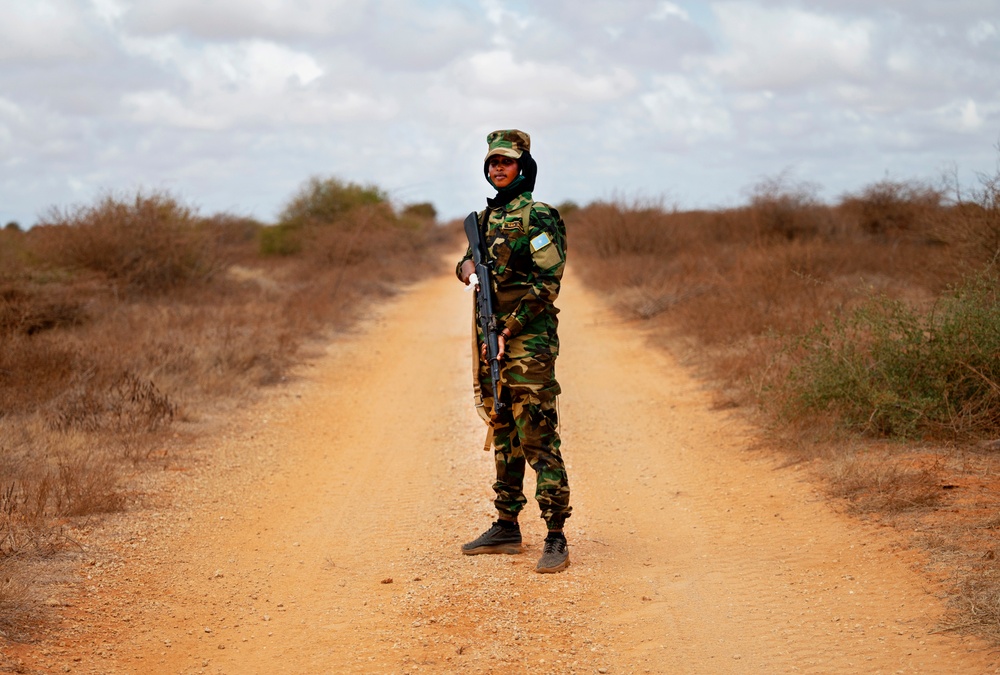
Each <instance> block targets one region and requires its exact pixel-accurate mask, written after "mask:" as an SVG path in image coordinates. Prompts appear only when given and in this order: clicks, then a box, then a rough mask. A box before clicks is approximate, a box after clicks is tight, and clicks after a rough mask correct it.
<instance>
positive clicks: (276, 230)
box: [258, 225, 302, 255]
mask: <svg viewBox="0 0 1000 675" xmlns="http://www.w3.org/2000/svg"><path fill="white" fill-rule="evenodd" d="M258 236H259V241H260V253H261V255H294V254H296V253H298V252H300V251H301V250H302V238H301V236H300V235H299V231H298V228H295V227H290V226H288V225H274V226H271V227H264V228H261V230H260V234H259V235H258Z"/></svg>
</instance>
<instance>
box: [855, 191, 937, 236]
mask: <svg viewBox="0 0 1000 675" xmlns="http://www.w3.org/2000/svg"><path fill="white" fill-rule="evenodd" d="M943 201H944V192H943V191H942V190H941V189H940V188H938V187H935V186H932V185H929V184H927V183H924V182H922V181H916V180H910V181H894V180H889V179H885V180H882V181H879V182H877V183H872V184H871V185H869V186H867V187H865V188H864V189H862V190H861V191H860V192H859V193H857V194H848V195H845V196H844V197H843V198H842V199H841V209H842V210H843V211H844V212H845V213H846V214H848V215H849V216H851V217H853V218H856V219H857V223H858V226H859V227H860V228H861V230H862V231H864V232H866V233H868V234H871V235H877V236H898V235H900V234H903V233H920V232H926V231H927V230H928V229H930V228H931V227H932V226H933V225H934V224H935V223H936V222H937V218H936V216H937V215H938V214H939V212H940V210H941V205H942V203H943Z"/></svg>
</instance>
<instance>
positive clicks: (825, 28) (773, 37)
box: [705, 2, 874, 90]
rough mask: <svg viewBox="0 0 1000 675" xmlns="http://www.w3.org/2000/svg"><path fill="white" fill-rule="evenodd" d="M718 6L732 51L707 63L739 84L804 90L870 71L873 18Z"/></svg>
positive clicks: (739, 5) (744, 5) (742, 5)
mask: <svg viewBox="0 0 1000 675" xmlns="http://www.w3.org/2000/svg"><path fill="white" fill-rule="evenodd" d="M713 9H714V11H715V14H716V18H717V20H718V23H719V28H720V30H721V32H722V37H723V39H724V40H725V42H726V51H725V52H724V53H723V54H720V55H717V56H712V57H709V58H708V59H706V61H705V63H706V66H707V68H708V70H709V72H711V73H712V74H714V75H715V76H717V77H719V78H721V79H722V80H723V81H725V82H727V83H728V84H730V85H731V86H733V87H736V88H740V89H773V90H790V89H801V88H807V87H812V86H815V85H816V84H817V83H820V84H822V83H823V82H825V81H828V80H839V79H845V78H846V79H855V78H865V77H867V76H868V74H869V73H870V69H871V67H872V60H871V56H872V55H871V47H872V32H873V29H874V26H873V25H872V23H871V22H870V21H868V20H860V19H846V18H840V17H836V16H833V15H828V14H816V13H813V12H809V11H806V10H802V9H797V8H795V7H775V8H769V7H764V6H760V5H756V4H752V3H744V2H740V3H737V2H723V3H718V4H715V5H713Z"/></svg>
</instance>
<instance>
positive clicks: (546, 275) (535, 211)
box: [505, 202, 566, 335]
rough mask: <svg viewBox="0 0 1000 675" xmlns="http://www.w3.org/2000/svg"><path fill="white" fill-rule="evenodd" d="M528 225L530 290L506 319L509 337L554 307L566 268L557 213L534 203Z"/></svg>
mask: <svg viewBox="0 0 1000 675" xmlns="http://www.w3.org/2000/svg"><path fill="white" fill-rule="evenodd" d="M528 225H529V227H528V243H529V246H530V248H531V262H532V265H531V278H530V280H529V283H530V289H529V292H528V293H527V294H525V295H524V296H523V297H522V298H521V301H520V302H519V303H518V305H517V307H516V308H514V311H513V312H511V313H510V316H508V317H507V321H506V322H505V325H506V327H507V330H509V331H510V334H511V335H518V334H519V333H520V332H521V329H522V328H524V326H525V325H527V324H528V323H529V322H530V321H531V320H532V319H534V318H535V317H536V316H538V315H539V314H541V313H542V312H543V311H546V310H548V309H551V307H552V305H554V304H555V301H556V298H557V297H559V287H560V284H561V283H562V275H563V268H564V267H565V266H566V227H565V225H564V224H563V221H562V218H560V217H559V212H558V211H556V210H555V209H554V208H552V207H551V206H548V205H547V204H543V203H541V202H537V203H536V204H535V205H534V206H533V207H532V209H531V217H530V219H529V223H528Z"/></svg>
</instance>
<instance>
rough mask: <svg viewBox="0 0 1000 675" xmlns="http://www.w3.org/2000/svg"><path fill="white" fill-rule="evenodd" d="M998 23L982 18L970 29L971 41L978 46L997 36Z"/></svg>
mask: <svg viewBox="0 0 1000 675" xmlns="http://www.w3.org/2000/svg"><path fill="white" fill-rule="evenodd" d="M997 34H998V30H997V25H996V24H995V23H994V22H992V21H987V20H986V19H980V20H979V21H977V22H976V24H975V25H974V26H973V27H972V28H970V29H969V30H968V36H969V42H971V43H972V44H973V45H974V46H976V47H978V46H979V45H981V44H983V43H984V42H988V41H990V40H993V39H994V38H996V37H997Z"/></svg>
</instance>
